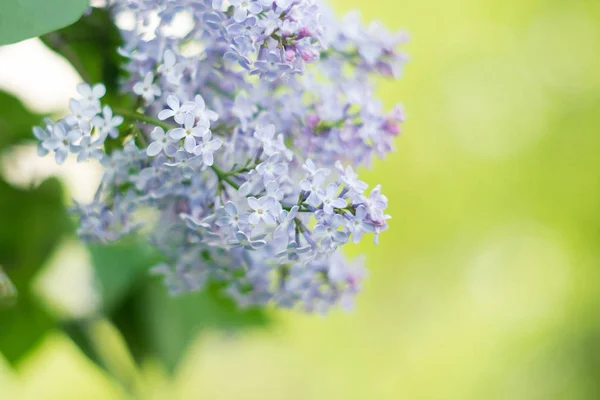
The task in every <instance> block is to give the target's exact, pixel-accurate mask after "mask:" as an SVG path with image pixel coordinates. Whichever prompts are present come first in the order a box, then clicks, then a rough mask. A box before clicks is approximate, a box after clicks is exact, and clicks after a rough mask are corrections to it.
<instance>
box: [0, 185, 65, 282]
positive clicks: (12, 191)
mask: <svg viewBox="0 0 600 400" xmlns="http://www.w3.org/2000/svg"><path fill="white" fill-rule="evenodd" d="M0 221H2V225H1V226H0V265H3V266H4V267H5V269H6V273H7V275H8V276H9V277H10V278H11V279H12V281H13V282H14V284H15V286H16V287H17V290H19V292H22V291H24V290H27V285H28V284H29V281H30V280H31V278H32V277H33V275H34V274H35V273H36V272H37V271H38V270H39V268H40V267H41V266H42V265H43V263H44V261H45V260H46V259H47V258H48V256H49V255H50V254H51V253H52V251H53V250H54V248H55V247H56V245H57V244H58V242H59V241H60V240H61V239H62V237H63V235H64V234H65V233H67V232H70V231H72V225H71V221H70V219H69V216H68V214H67V213H66V210H65V207H64V204H63V192H62V187H61V185H60V183H59V182H58V180H56V179H54V178H52V179H48V180H46V181H44V182H43V183H42V184H41V185H40V186H39V187H37V188H35V189H33V190H23V189H18V188H15V187H13V186H11V185H9V184H8V183H6V182H4V181H3V180H1V179H0Z"/></svg>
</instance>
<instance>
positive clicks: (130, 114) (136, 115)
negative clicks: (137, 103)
mask: <svg viewBox="0 0 600 400" xmlns="http://www.w3.org/2000/svg"><path fill="white" fill-rule="evenodd" d="M113 111H114V112H115V113H116V114H119V115H122V116H123V117H125V118H129V119H134V120H136V121H138V122H144V123H147V124H151V125H154V126H160V127H161V128H163V129H164V130H165V131H168V130H170V129H173V128H174V126H172V125H171V124H168V123H166V122H164V121H161V120H159V119H156V118H153V117H149V116H147V115H144V114H142V113H140V112H137V111H129V110H125V109H122V108H115V109H114V110H113Z"/></svg>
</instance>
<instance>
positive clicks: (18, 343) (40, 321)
mask: <svg viewBox="0 0 600 400" xmlns="http://www.w3.org/2000/svg"><path fill="white" fill-rule="evenodd" d="M54 326H55V322H54V320H53V318H52V317H51V316H50V315H48V314H47V313H46V312H45V311H44V310H43V309H42V308H41V307H40V306H39V305H38V304H37V303H36V302H35V301H34V300H33V299H32V298H31V297H30V296H29V295H28V294H27V293H21V294H20V295H19V299H18V301H17V303H16V305H14V306H11V307H7V308H0V352H1V353H2V354H3V355H4V357H5V358H6V359H7V360H8V362H9V363H11V364H13V365H14V364H16V363H17V362H18V361H19V360H21V359H22V358H23V356H25V355H26V354H27V353H29V352H30V351H31V350H32V349H33V348H34V347H35V346H36V345H38V344H39V342H40V341H41V340H42V339H43V338H44V336H45V335H46V333H47V332H48V331H49V330H51V329H52V328H54Z"/></svg>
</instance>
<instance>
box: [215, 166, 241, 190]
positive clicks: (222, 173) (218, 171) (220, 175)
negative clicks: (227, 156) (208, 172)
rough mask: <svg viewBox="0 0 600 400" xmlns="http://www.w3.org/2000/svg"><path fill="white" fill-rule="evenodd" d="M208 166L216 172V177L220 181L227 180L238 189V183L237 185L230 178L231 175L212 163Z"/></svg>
mask: <svg viewBox="0 0 600 400" xmlns="http://www.w3.org/2000/svg"><path fill="white" fill-rule="evenodd" d="M210 168H211V169H212V170H213V171H215V174H217V178H219V180H220V181H223V182H227V183H228V184H229V185H230V186H231V187H232V188H234V189H235V190H239V189H240V185H238V184H237V183H236V182H235V181H234V180H233V179H231V176H230V175H229V174H228V173H227V172H225V171H223V170H222V169H220V168H219V167H217V166H216V165H214V164H213V165H211V166H210Z"/></svg>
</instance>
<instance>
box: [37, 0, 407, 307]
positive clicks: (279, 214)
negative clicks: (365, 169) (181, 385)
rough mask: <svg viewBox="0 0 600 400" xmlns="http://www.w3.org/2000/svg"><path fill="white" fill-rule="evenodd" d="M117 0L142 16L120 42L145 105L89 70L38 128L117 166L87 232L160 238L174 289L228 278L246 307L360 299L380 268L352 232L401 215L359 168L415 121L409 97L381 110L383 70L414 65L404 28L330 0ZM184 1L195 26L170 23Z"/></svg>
mask: <svg viewBox="0 0 600 400" xmlns="http://www.w3.org/2000/svg"><path fill="white" fill-rule="evenodd" d="M109 7H111V12H112V13H113V15H114V16H115V18H117V17H119V16H123V15H125V16H129V17H132V16H133V17H132V18H133V20H134V21H135V23H134V24H133V27H132V28H131V30H123V31H122V34H123V37H124V38H125V43H124V45H123V47H122V48H120V49H119V51H120V53H121V54H122V55H124V56H125V57H126V58H127V63H126V64H125V65H124V66H123V68H124V70H125V71H126V72H127V74H126V75H127V78H126V79H125V80H124V81H123V82H122V86H121V87H122V96H133V97H135V101H134V103H135V104H136V106H135V107H130V108H129V109H119V110H117V109H115V110H113V109H111V107H109V106H108V105H104V106H103V105H102V104H101V101H102V98H103V96H104V95H105V87H104V86H103V85H102V84H96V85H89V84H81V85H79V86H78V92H79V94H80V98H78V99H73V100H72V101H71V103H70V110H71V112H70V114H69V115H68V116H67V117H65V118H64V119H62V120H60V121H58V122H55V123H54V122H51V121H47V122H46V126H45V127H43V128H35V129H34V133H35V136H36V137H37V138H38V139H39V140H40V146H39V153H40V155H45V154H46V153H49V152H53V153H54V155H55V157H56V161H57V162H58V163H62V162H63V161H65V159H66V158H67V156H68V154H69V153H73V154H75V155H76V157H77V160H78V161H80V162H83V161H86V160H88V159H97V160H99V161H100V162H101V164H102V166H103V168H104V177H103V180H102V183H101V185H100V187H99V188H98V191H97V193H96V196H95V198H94V201H93V202H92V203H91V204H75V207H74V208H75V210H76V212H77V213H78V215H79V217H80V221H81V222H80V227H79V233H80V235H81V236H82V237H83V238H84V239H87V240H100V241H104V242H110V241H114V240H117V239H119V238H121V237H123V236H124V235H128V234H133V233H137V234H140V235H143V236H145V237H147V238H148V240H149V241H150V242H151V243H152V245H154V246H156V247H157V248H158V249H160V250H161V252H162V254H164V257H165V260H166V262H165V264H163V265H160V266H157V267H155V268H154V270H153V271H154V272H155V273H157V274H161V275H164V278H165V281H166V284H167V286H168V288H169V290H170V291H171V292H172V293H174V294H179V293H183V292H187V291H193V290H200V289H201V288H203V286H204V285H205V284H207V282H217V283H219V284H221V285H223V286H224V288H225V291H226V292H227V293H228V294H229V295H230V296H231V297H232V298H234V299H235V300H236V301H237V302H238V303H239V304H240V305H242V306H257V305H266V304H268V303H275V304H276V305H278V306H281V307H295V306H298V305H299V306H301V307H302V308H304V309H305V310H308V311H318V312H325V311H326V310H327V309H328V308H329V307H330V306H332V305H334V304H341V305H342V306H344V307H350V306H351V305H352V303H353V298H354V295H355V294H356V293H357V292H358V291H359V290H360V287H361V281H362V279H363V278H364V276H365V270H364V267H363V264H362V261H361V260H357V261H355V262H349V261H347V260H346V259H345V257H344V256H343V255H342V254H341V251H340V247H342V246H343V245H344V244H346V243H349V242H354V243H358V242H359V241H360V240H361V239H362V238H363V236H364V235H365V234H368V235H373V236H374V238H375V240H376V241H377V240H378V237H379V235H380V233H381V232H382V231H384V230H385V229H386V228H387V221H388V219H389V218H390V217H389V216H388V215H387V214H386V212H385V210H386V208H387V205H388V204H387V198H386V197H385V196H384V195H383V194H382V193H381V190H380V187H379V186H375V187H374V188H373V189H371V190H370V191H368V190H367V184H366V183H364V182H362V181H361V180H360V179H359V178H358V176H357V174H356V173H355V171H354V169H355V168H357V167H359V166H361V165H369V164H370V163H371V161H372V159H373V158H374V157H376V156H378V157H382V156H384V155H385V154H386V153H387V152H389V151H390V150H391V149H392V142H393V139H394V138H395V137H396V136H397V135H398V133H399V132H400V129H399V124H400V123H401V122H402V121H403V113H402V110H401V108H400V107H396V108H394V109H393V110H392V111H391V112H389V113H384V112H382V106H381V103H380V102H379V101H378V100H377V99H375V98H374V97H373V96H372V94H373V91H374V87H373V83H372V80H373V78H374V76H375V75H384V76H388V77H389V76H396V75H397V74H398V73H399V71H400V68H401V66H402V64H403V63H404V62H405V58H404V56H403V55H402V54H401V53H399V52H398V51H397V47H398V45H399V44H401V43H403V42H404V41H405V36H404V34H394V33H391V32H388V31H387V30H385V29H383V28H382V27H380V26H379V25H376V24H371V25H370V26H368V27H364V26H363V25H361V24H360V21H359V20H358V18H357V15H356V14H350V15H349V16H347V17H345V18H344V19H343V20H342V21H338V20H337V19H336V18H335V16H334V14H333V13H332V12H331V11H330V10H329V8H328V7H327V6H326V5H325V4H323V3H322V2H321V1H316V0H296V1H293V0H275V1H273V0H229V1H228V2H226V1H220V0H212V1H211V0H171V1H158V0H129V1H125V0H116V1H112V2H110V5H109ZM180 13H184V14H188V15H191V16H192V19H191V20H192V21H193V22H192V23H191V26H190V27H189V32H186V33H185V34H183V35H180V36H172V35H171V36H169V35H168V34H167V33H166V30H167V28H169V27H170V25H171V24H172V22H173V21H174V20H175V18H176V17H177V15H178V14H180ZM156 17H158V18H159V24H158V26H157V27H156V29H154V30H151V35H148V30H149V29H150V28H149V24H150V21H151V20H152V19H153V18H156ZM194 44H196V45H198V46H197V47H194V46H193V45H194ZM190 48H197V49H200V50H197V51H196V52H191V54H190V52H189V50H190ZM309 64H312V65H309ZM109 142H110V143H114V142H117V143H119V146H118V147H117V148H115V146H114V145H111V146H109V145H108V143H109ZM145 210H152V211H153V212H144V211H145Z"/></svg>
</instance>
